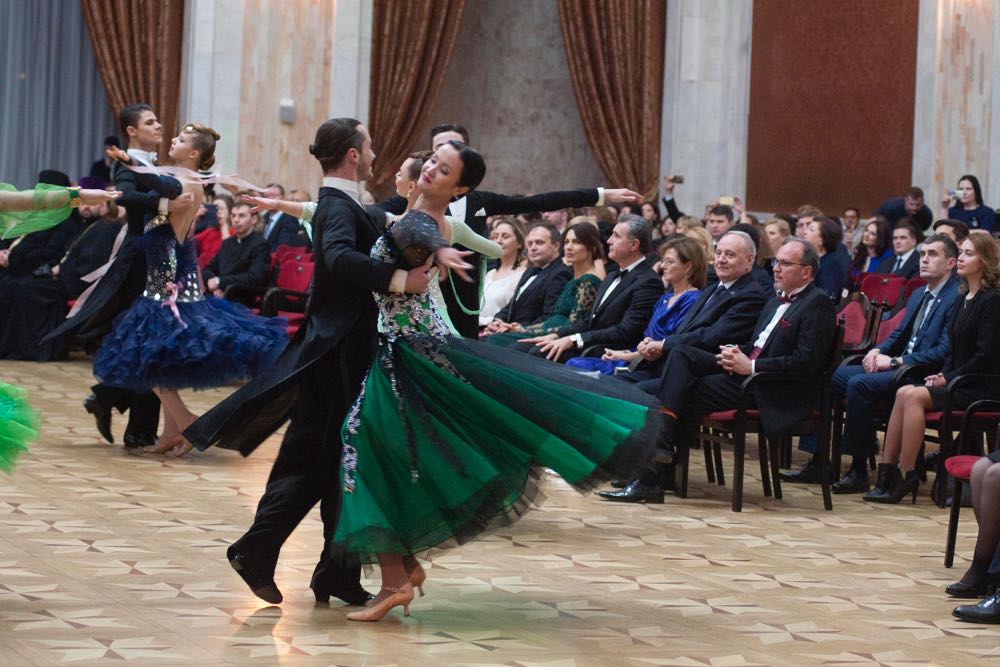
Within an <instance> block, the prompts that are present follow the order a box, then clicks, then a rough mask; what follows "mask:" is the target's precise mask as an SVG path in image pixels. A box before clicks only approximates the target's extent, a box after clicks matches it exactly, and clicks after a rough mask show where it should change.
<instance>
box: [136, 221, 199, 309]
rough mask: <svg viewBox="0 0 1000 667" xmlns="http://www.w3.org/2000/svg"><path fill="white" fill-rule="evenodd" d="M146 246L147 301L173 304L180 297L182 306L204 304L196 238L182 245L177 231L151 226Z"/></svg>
mask: <svg viewBox="0 0 1000 667" xmlns="http://www.w3.org/2000/svg"><path fill="white" fill-rule="evenodd" d="M142 242H143V245H144V248H145V253H146V289H145V291H144V292H143V293H142V295H143V296H144V297H147V298H149V299H153V300H154V301H170V300H171V299H172V298H173V297H174V296H176V301H177V302H180V303H188V302H191V301H201V300H202V298H203V297H202V293H201V286H200V284H199V282H198V256H197V252H196V249H195V241H194V238H188V240H187V241H185V242H184V243H178V242H177V239H176V238H175V237H174V230H173V228H172V227H171V226H170V225H169V224H160V225H156V226H147V228H146V231H145V233H144V234H143V235H142ZM175 290H176V291H175Z"/></svg>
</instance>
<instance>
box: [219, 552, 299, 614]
mask: <svg viewBox="0 0 1000 667" xmlns="http://www.w3.org/2000/svg"><path fill="white" fill-rule="evenodd" d="M226 558H228V559H229V564H230V565H232V566H233V569H234V570H236V574H238V575H240V577H241V578H242V579H243V581H244V582H246V585H247V586H248V587H249V588H250V590H251V591H253V594H254V595H256V596H257V597H259V598H260V599H261V600H263V601H264V602H270V603H271V604H281V601H282V600H284V599H285V598H284V597H283V596H282V595H281V591H279V590H278V585H277V584H276V583H274V575H270V574H266V573H265V571H264V569H263V568H262V567H261V566H260V565H259V564H257V563H255V562H253V560H251V559H250V557H249V556H247V555H246V554H241V553H239V552H237V551H235V550H234V549H233V548H232V547H229V550H228V551H227V552H226Z"/></svg>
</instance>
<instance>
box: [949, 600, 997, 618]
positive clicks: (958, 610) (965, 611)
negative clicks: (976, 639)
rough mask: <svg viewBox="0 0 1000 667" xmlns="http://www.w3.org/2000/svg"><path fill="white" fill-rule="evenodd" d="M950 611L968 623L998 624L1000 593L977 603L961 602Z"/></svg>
mask: <svg viewBox="0 0 1000 667" xmlns="http://www.w3.org/2000/svg"><path fill="white" fill-rule="evenodd" d="M951 613H952V615H953V616H955V617H957V618H960V619H962V620H963V621H969V622H970V623H995V624H1000V593H997V594H996V595H991V596H990V597H988V598H986V599H985V600H983V601H982V602H980V603H979V604H963V605H961V606H959V607H955V609H953V610H952V612H951Z"/></svg>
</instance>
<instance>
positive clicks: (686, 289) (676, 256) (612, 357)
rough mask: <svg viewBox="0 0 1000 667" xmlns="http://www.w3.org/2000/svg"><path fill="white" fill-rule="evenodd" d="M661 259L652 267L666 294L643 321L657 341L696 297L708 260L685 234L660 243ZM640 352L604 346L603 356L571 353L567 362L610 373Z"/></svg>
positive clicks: (650, 338) (582, 368)
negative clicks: (608, 348)
mask: <svg viewBox="0 0 1000 667" xmlns="http://www.w3.org/2000/svg"><path fill="white" fill-rule="evenodd" d="M659 251H660V261H659V263H658V264H657V266H656V267H655V268H657V270H658V271H659V273H660V275H662V276H663V286H664V288H665V289H666V290H667V292H666V294H664V295H663V296H662V297H660V300H659V301H658V302H657V303H656V307H654V308H653V316H652V317H651V318H650V320H649V324H648V325H646V332H645V334H644V335H645V339H644V340H646V341H654V340H655V341H660V340H663V339H664V338H666V337H667V336H669V335H670V334H672V333H673V332H674V331H675V330H676V329H677V327H678V326H679V325H680V323H681V322H683V321H684V317H685V315H687V312H688V309H689V308H690V307H691V306H692V304H694V302H695V301H697V300H698V294H699V292H700V290H701V288H703V287H704V286H705V280H706V273H707V270H708V263H707V262H706V261H705V251H704V249H703V248H702V247H701V244H700V243H698V242H697V241H695V240H694V239H692V238H688V237H686V236H682V237H678V238H673V239H670V240H669V241H666V242H664V243H662V244H661V245H660V248H659ZM640 359H642V355H640V354H639V353H638V352H637V351H635V350H606V351H605V352H604V356H602V357H601V358H597V357H573V358H572V359H570V360H568V361H567V362H566V365H567V366H569V367H570V368H574V369H576V370H579V371H588V372H593V371H598V372H600V373H603V374H604V375H612V374H614V372H615V369H616V368H621V367H624V366H631V365H632V364H638V363H640Z"/></svg>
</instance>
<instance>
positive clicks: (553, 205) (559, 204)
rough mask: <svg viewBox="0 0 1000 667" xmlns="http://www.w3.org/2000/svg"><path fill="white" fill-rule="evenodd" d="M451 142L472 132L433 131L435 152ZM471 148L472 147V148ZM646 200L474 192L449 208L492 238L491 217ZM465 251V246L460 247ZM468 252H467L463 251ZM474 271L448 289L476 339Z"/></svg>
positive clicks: (398, 202)
mask: <svg viewBox="0 0 1000 667" xmlns="http://www.w3.org/2000/svg"><path fill="white" fill-rule="evenodd" d="M449 141H461V142H462V143H465V144H469V143H470V142H469V131H468V130H466V129H465V128H464V127H463V126H461V125H454V124H445V125H438V126H437V127H435V128H434V129H432V130H431V149H432V150H437V149H438V148H439V147H440V146H441V145H442V144H446V143H448V142H449ZM470 145H471V144H470ZM641 201H642V196H641V195H639V194H637V193H635V192H632V191H631V190H626V189H605V188H583V189H580V190H565V191H560V192H544V193H542V194H537V195H531V196H527V197H511V196H508V195H501V194H497V193H495V192H486V191H483V190H472V191H471V192H469V193H467V194H466V195H465V196H464V197H459V198H458V199H456V200H455V201H453V202H452V203H451V206H449V207H448V211H447V213H448V215H451V216H454V217H456V218H458V219H460V220H462V221H464V222H465V223H466V224H467V225H468V226H469V227H470V228H472V230H473V231H475V232H476V233H477V234H479V235H480V236H483V237H488V236H489V233H488V232H487V229H486V218H488V217H489V216H491V215H518V214H519V213H530V212H532V211H558V210H560V209H564V208H570V207H580V206H603V205H604V204H638V203H639V202H641ZM380 206H381V207H382V208H384V209H385V210H386V211H388V212H389V213H396V214H400V213H403V211H404V210H406V199H405V198H403V197H399V196H397V197H393V198H391V199H388V200H386V201H385V202H382V203H381V204H380ZM458 247H460V248H461V246H458ZM462 249H463V250H467V249H466V248H462ZM469 261H470V263H471V264H472V265H473V267H474V268H473V269H472V270H470V271H469V275H470V276H471V277H472V281H471V282H464V281H457V282H454V283H453V285H452V287H453V288H454V289H452V287H448V286H444V287H443V289H442V292H443V293H444V300H445V303H446V304H447V305H448V317H449V318H450V319H451V321H452V324H454V325H455V328H456V329H457V330H458V332H459V333H461V334H462V335H463V336H465V337H467V338H476V337H477V336H478V335H479V281H480V280H481V279H482V276H481V275H480V273H479V267H480V264H481V262H480V257H479V255H473V256H472V257H470V260H469Z"/></svg>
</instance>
